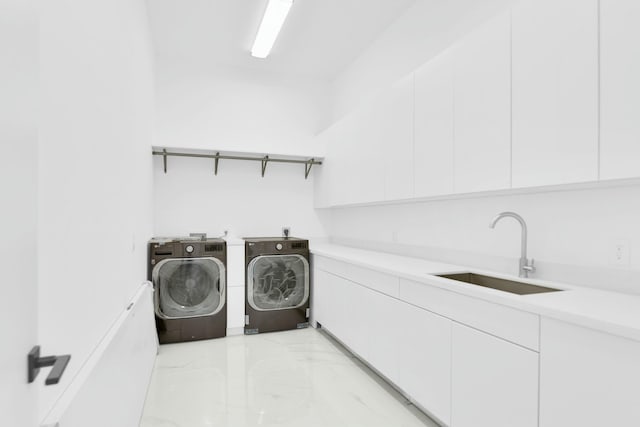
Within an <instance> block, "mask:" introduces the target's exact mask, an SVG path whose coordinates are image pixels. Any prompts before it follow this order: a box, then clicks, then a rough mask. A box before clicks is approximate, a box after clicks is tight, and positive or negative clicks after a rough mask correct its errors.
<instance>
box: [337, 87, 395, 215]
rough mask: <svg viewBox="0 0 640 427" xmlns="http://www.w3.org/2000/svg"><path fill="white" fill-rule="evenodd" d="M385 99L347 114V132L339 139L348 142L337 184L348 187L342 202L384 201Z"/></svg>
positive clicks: (345, 144)
mask: <svg viewBox="0 0 640 427" xmlns="http://www.w3.org/2000/svg"><path fill="white" fill-rule="evenodd" d="M382 105H383V104H382V101H381V100H380V99H376V100H374V101H373V102H371V103H370V104H367V105H364V106H362V107H361V108H359V109H357V110H356V111H354V112H353V113H351V114H350V115H349V116H348V117H347V122H348V123H347V131H346V133H345V136H344V138H341V140H340V141H339V143H340V144H344V149H343V151H342V155H343V156H344V160H343V161H342V163H341V164H343V165H344V167H343V169H342V170H341V173H340V181H339V182H337V183H336V184H337V185H338V186H342V187H343V188H344V189H345V190H346V198H345V200H344V201H343V203H341V204H354V203H368V202H378V201H382V200H384V177H385V174H384V159H383V157H384V153H383V147H384V143H385V141H384V138H383V135H382V134H381V130H380V127H381V126H382V123H383V120H385V116H384V109H383V108H382Z"/></svg>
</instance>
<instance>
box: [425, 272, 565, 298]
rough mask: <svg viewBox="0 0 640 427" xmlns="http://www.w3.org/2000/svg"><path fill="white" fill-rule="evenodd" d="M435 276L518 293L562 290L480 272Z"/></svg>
mask: <svg viewBox="0 0 640 427" xmlns="http://www.w3.org/2000/svg"><path fill="white" fill-rule="evenodd" d="M437 276H438V277H444V278H446V279H451V280H457V281H459V282H465V283H471V284H472V285H478V286H483V287H485V288H491V289H497V290H499V291H504V292H511V293H512V294H518V295H530V294H542V293H545V292H559V291H562V289H555V288H547V287H545V286H538V285H531V284H529V283H522V282H516V281H513V280H506V279H499V278H497V277H491V276H483V275H482V274H475V273H457V274H438V275H437Z"/></svg>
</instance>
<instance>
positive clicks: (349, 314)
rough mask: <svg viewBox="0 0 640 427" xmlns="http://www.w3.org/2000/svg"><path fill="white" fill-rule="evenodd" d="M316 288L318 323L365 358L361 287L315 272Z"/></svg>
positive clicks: (315, 300) (365, 327)
mask: <svg viewBox="0 0 640 427" xmlns="http://www.w3.org/2000/svg"><path fill="white" fill-rule="evenodd" d="M313 286H314V301H313V311H314V312H315V313H314V318H315V321H316V322H320V324H321V325H322V327H323V328H324V329H326V330H327V331H329V332H330V333H331V334H332V335H333V336H335V337H336V338H337V339H338V340H340V341H341V342H342V343H343V344H344V345H346V346H347V347H349V348H350V349H351V350H353V351H354V352H355V353H357V354H358V355H360V356H362V357H365V356H364V353H366V346H367V341H368V340H369V338H368V332H367V319H366V316H365V308H364V305H363V304H362V300H363V293H364V289H363V288H362V286H359V285H357V284H355V283H353V282H351V281H349V280H346V279H343V278H342V277H338V276H335V275H333V274H331V273H327V272H325V271H322V270H317V269H316V270H314V284H313Z"/></svg>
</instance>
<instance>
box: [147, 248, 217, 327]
mask: <svg viewBox="0 0 640 427" xmlns="http://www.w3.org/2000/svg"><path fill="white" fill-rule="evenodd" d="M152 280H153V287H154V289H155V290H156V292H155V308H156V314H157V315H158V316H159V317H161V318H163V319H184V318H187V317H201V316H211V315H213V314H216V313H217V312H219V311H220V310H222V307H224V303H225V287H226V286H225V285H226V284H225V268H224V264H223V263H222V262H221V261H220V260H219V259H216V258H178V259H165V260H162V261H160V262H159V263H158V264H157V265H156V266H155V267H154V269H153V274H152Z"/></svg>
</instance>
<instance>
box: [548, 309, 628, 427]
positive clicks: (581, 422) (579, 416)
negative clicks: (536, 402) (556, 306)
mask: <svg viewBox="0 0 640 427" xmlns="http://www.w3.org/2000/svg"><path fill="white" fill-rule="evenodd" d="M541 326H542V329H541V335H540V349H541V350H540V427H567V426H580V427H601V426H616V427H636V426H639V425H640V404H639V402H640V364H639V363H638V361H639V360H640V343H639V342H637V341H631V340H627V339H624V338H620V337H616V336H613V335H608V334H605V333H602V332H597V331H593V330H590V329H586V328H581V327H578V326H573V325H569V324H567V323H563V322H559V321H555V320H550V319H544V318H543V319H542V325H541Z"/></svg>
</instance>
